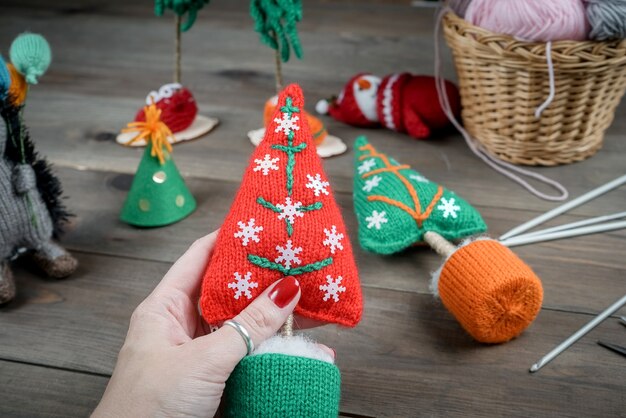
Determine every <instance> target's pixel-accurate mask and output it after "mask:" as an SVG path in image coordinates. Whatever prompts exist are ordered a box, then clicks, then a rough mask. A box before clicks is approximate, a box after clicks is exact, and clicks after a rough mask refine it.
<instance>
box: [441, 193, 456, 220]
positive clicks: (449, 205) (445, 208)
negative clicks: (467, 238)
mask: <svg viewBox="0 0 626 418" xmlns="http://www.w3.org/2000/svg"><path fill="white" fill-rule="evenodd" d="M437 209H439V210H440V211H442V212H443V217H444V218H447V217H448V215H449V216H452V217H453V218H454V219H456V213H457V211H460V210H461V207H460V206H459V205H456V204H455V201H454V198H453V197H451V198H450V199H449V200H448V199H446V198H445V197H442V198H441V204H440V205H439V206H437Z"/></svg>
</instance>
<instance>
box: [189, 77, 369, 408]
mask: <svg viewBox="0 0 626 418" xmlns="http://www.w3.org/2000/svg"><path fill="white" fill-rule="evenodd" d="M303 112H304V100H303V97H302V92H301V90H300V88H299V87H298V86H297V85H294V84H292V85H290V86H288V87H287V88H286V89H285V90H284V91H283V92H282V93H281V94H280V96H279V98H278V103H277V106H276V110H275V112H274V115H273V117H272V119H271V123H270V124H269V125H268V127H267V130H266V134H265V138H264V139H263V141H262V142H261V143H260V145H259V146H258V148H256V150H255V152H254V154H253V156H252V158H251V162H250V165H249V167H248V169H247V170H246V172H245V174H244V177H243V181H242V184H241V188H240V189H239V192H238V193H237V196H236V197H235V201H234V202H233V205H232V207H231V209H230V212H229V213H228V215H227V217H226V219H225V221H224V223H223V225H222V227H221V229H220V232H219V236H218V239H217V245H216V247H215V252H214V253H213V255H212V258H211V260H210V262H209V265H208V267H207V269H206V273H205V275H204V280H203V283H202V290H201V297H200V304H199V305H200V310H201V312H202V316H203V317H204V319H205V320H206V322H208V323H209V324H220V323H222V322H223V321H225V320H228V319H231V318H233V317H234V316H236V315H237V314H238V313H239V312H240V311H241V310H242V309H244V308H245V307H246V306H247V305H248V304H249V303H250V302H251V301H252V300H253V299H254V298H255V297H256V296H257V295H259V294H260V293H261V292H263V290H264V289H266V288H267V287H268V286H270V285H271V284H272V283H274V282H276V281H277V280H279V279H281V278H283V277H286V276H293V277H295V278H296V279H297V280H298V282H299V283H300V288H301V292H302V296H301V298H300V301H299V303H298V305H297V306H296V308H295V314H296V315H300V316H303V317H306V318H310V319H314V320H317V321H321V322H325V323H335V324H340V325H344V326H349V327H353V326H355V325H356V324H357V323H358V322H359V320H360V319H361V312H362V309H363V305H362V297H361V289H360V284H359V277H358V272H357V269H356V265H355V262H354V258H353V255H352V248H351V246H350V240H349V239H348V236H347V231H346V227H345V225H344V222H343V219H342V217H341V213H340V211H339V208H338V206H337V204H336V202H335V199H334V197H333V193H332V191H331V190H330V187H329V186H330V185H329V182H328V180H327V177H326V174H325V173H324V170H323V169H322V163H321V160H320V158H319V156H318V155H317V153H316V149H315V145H314V143H313V140H312V134H311V132H310V130H309V124H308V123H307V121H306V119H305V118H304V117H303ZM304 346H307V347H306V349H305V350H304V351H302V350H299V347H304ZM315 350H316V348H315V345H314V344H308V345H307V344H306V343H304V342H303V341H302V339H301V338H299V337H294V336H289V335H287V336H284V337H277V339H273V340H270V341H269V342H267V343H263V344H261V346H260V347H258V349H257V350H255V351H254V352H253V353H252V355H250V356H248V357H246V358H245V359H244V360H243V361H242V362H241V363H240V364H239V365H238V366H237V368H236V369H235V372H234V373H233V375H232V376H231V378H230V379H229V381H228V382H227V387H226V399H227V412H226V414H227V415H228V416H240V417H253V416H255V417H256V416H259V417H261V416H262V417H333V418H334V417H336V416H337V415H338V405H339V393H340V390H339V381H340V379H339V370H338V369H337V367H336V366H335V365H334V364H333V360H332V359H331V358H329V356H327V355H322V354H320V353H319V352H316V351H315Z"/></svg>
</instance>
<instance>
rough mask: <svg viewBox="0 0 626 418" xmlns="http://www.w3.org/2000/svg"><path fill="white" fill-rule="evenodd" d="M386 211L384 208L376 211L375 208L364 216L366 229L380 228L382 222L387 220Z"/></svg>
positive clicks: (384, 222)
mask: <svg viewBox="0 0 626 418" xmlns="http://www.w3.org/2000/svg"><path fill="white" fill-rule="evenodd" d="M386 215H387V212H385V211H384V210H383V211H381V212H378V211H377V210H373V211H372V215H371V216H368V217H366V218H365V221H366V222H367V229H372V228H376V229H380V227H381V226H382V224H386V223H387V222H389V220H388V219H387V218H386Z"/></svg>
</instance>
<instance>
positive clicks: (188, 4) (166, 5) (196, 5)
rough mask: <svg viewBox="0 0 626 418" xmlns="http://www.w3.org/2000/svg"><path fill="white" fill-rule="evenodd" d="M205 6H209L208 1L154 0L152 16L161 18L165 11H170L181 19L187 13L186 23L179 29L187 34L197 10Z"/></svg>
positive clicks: (194, 19)
mask: <svg viewBox="0 0 626 418" xmlns="http://www.w3.org/2000/svg"><path fill="white" fill-rule="evenodd" d="M206 4H209V0H155V2H154V14H156V15H157V16H163V13H164V12H165V9H170V10H172V11H173V12H174V13H176V14H177V15H178V16H181V17H182V16H184V15H185V14H186V13H188V14H189V15H188V16H187V21H186V22H185V23H183V24H182V25H181V28H180V30H181V31H182V32H187V31H188V30H189V29H191V27H192V26H193V24H194V23H195V21H196V17H197V16H198V10H200V9H202V8H203V7H204V6H205V5H206Z"/></svg>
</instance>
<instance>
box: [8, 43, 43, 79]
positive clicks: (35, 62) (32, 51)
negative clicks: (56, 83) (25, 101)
mask: <svg viewBox="0 0 626 418" xmlns="http://www.w3.org/2000/svg"><path fill="white" fill-rule="evenodd" d="M9 56H10V58H11V62H12V63H13V65H14V66H15V68H16V69H17V71H19V72H20V73H21V74H22V75H23V76H24V78H25V79H26V82H27V83H28V84H37V79H38V78H39V77H41V76H42V75H44V74H45V72H46V70H47V69H48V67H49V66H50V61H52V53H51V52H50V45H48V41H46V38H44V37H43V36H41V35H39V34H36V33H23V34H21V35H19V36H18V37H17V38H15V40H14V41H13V43H12V44H11V49H10V50H9Z"/></svg>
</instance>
